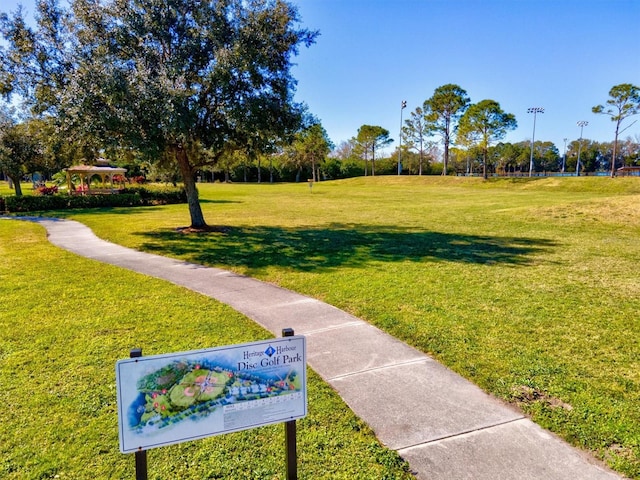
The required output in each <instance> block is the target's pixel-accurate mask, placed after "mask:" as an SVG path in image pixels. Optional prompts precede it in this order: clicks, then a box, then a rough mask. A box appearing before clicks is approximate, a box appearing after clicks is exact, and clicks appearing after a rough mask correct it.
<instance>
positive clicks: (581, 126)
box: [576, 120, 589, 177]
mask: <svg viewBox="0 0 640 480" xmlns="http://www.w3.org/2000/svg"><path fill="white" fill-rule="evenodd" d="M576 125H578V126H579V127H580V140H579V141H578V163H576V177H579V176H580V153H581V152H582V129H583V128H584V127H586V126H587V125H589V122H587V121H586V120H580V121H579V122H578V123H576Z"/></svg>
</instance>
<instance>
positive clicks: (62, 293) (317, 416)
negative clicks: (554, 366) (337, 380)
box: [0, 220, 412, 480]
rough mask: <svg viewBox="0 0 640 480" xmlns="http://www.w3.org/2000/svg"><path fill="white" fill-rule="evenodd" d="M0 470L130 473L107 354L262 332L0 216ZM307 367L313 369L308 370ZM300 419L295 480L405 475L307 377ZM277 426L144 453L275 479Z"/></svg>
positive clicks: (159, 461)
mask: <svg viewBox="0 0 640 480" xmlns="http://www.w3.org/2000/svg"><path fill="white" fill-rule="evenodd" d="M0 256H1V257H2V262H0V279H1V280H0V298H2V308H1V309H0V365H1V368H0V478H2V479H10V480H14V479H15V480H18V479H20V480H25V479H28V480H30V479H49V478H60V479H92V480H93V479H96V478H98V479H123V478H135V471H134V470H135V469H134V458H133V455H123V454H121V453H120V452H119V448H118V420H117V410H116V391H115V388H116V387H115V363H116V361H117V360H118V359H121V358H127V357H128V356H129V350H130V349H131V348H134V347H142V348H143V353H145V354H148V355H151V354H159V353H167V352H173V351H185V350H192V349H200V348H208V347H213V346H221V345H229V344H235V343H242V342H247V341H254V340H259V339H265V338H269V337H270V334H269V333H268V332H266V331H264V330H262V329H261V328H260V327H258V326H256V325H255V324H254V323H253V322H251V321H249V320H248V319H246V318H245V317H243V316H242V315H240V314H238V313H237V312H235V311H233V310H232V309H230V308H228V307H226V306H224V305H221V304H219V303H217V302H214V301H213V300H211V299H209V298H207V297H204V296H202V295H199V294H196V293H193V292H190V291H188V290H185V289H182V288H179V287H176V286H173V285H171V284H168V283H167V282H163V281H160V280H155V279H152V278H149V277H145V276H143V275H139V274H135V273H133V272H129V271H125V270H122V269H119V268H116V267H112V266H109V265H104V264H101V263H98V262H95V261H92V260H88V259H84V258H80V257H77V256H75V255H73V254H70V253H68V252H65V251H63V250H60V249H58V248H56V247H54V246H52V245H51V244H49V243H48V242H47V240H46V233H45V231H44V229H43V228H42V227H40V226H38V225H36V224H32V223H29V222H18V221H12V220H0ZM311 373H312V372H311ZM308 397H309V415H308V416H307V417H306V418H304V419H302V420H300V421H299V422H298V452H299V477H300V478H301V479H308V480H311V479H317V478H322V479H327V480H332V479H353V478H358V479H360V478H361V479H370V480H378V479H380V478H387V479H397V480H401V479H402V480H408V479H409V478H412V477H411V476H410V474H409V473H407V472H408V466H407V465H406V464H405V463H404V462H402V460H401V459H400V458H399V457H398V456H397V454H396V453H395V452H391V451H389V450H387V449H385V448H383V447H382V446H381V445H380V444H379V442H378V441H377V440H376V438H375V436H374V435H373V433H372V432H371V431H370V429H369V428H368V427H367V426H366V425H364V424H363V423H362V422H361V421H360V420H359V419H357V418H356V417H355V416H354V415H353V413H352V412H351V411H350V410H349V409H348V408H347V406H346V405H345V404H344V403H343V402H342V400H341V399H340V398H339V397H338V396H337V395H336V394H335V392H334V391H333V390H331V389H330V388H329V387H328V386H327V385H325V384H324V383H323V382H322V381H321V380H320V379H319V378H318V377H317V376H316V375H314V374H311V375H310V379H309V383H308ZM283 428H284V427H283V426H282V425H275V426H272V427H263V428H258V429H253V430H248V431H245V432H240V433H234V434H229V435H223V436H217V437H212V438H208V439H205V440H200V441H196V442H187V443H184V444H181V445H174V446H170V447H164V448H159V449H153V450H150V451H149V453H148V463H149V478H150V479H156V480H160V479H173V478H175V479H203V478H208V479H223V478H224V479H235V480H241V479H252V480H253V479H263V480H272V479H284V478H285V458H284V434H283Z"/></svg>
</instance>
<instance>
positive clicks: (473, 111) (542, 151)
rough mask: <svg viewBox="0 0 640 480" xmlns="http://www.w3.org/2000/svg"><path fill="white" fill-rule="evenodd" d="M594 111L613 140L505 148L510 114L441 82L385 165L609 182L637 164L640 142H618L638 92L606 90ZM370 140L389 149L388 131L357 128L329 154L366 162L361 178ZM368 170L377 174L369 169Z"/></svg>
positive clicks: (636, 108) (639, 100) (624, 87)
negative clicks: (595, 177) (600, 175)
mask: <svg viewBox="0 0 640 480" xmlns="http://www.w3.org/2000/svg"><path fill="white" fill-rule="evenodd" d="M405 106H406V102H402V106H401V108H405ZM592 111H593V113H596V114H605V115H608V116H610V117H611V120H612V121H613V122H614V123H615V129H614V130H615V139H614V141H613V142H600V143H599V142H594V141H591V140H588V139H583V138H580V139H579V140H573V141H571V142H569V143H568V144H567V143H566V141H565V145H564V148H563V152H562V153H561V152H559V151H558V149H557V147H556V146H555V145H554V144H553V143H552V142H545V141H535V142H533V145H532V144H531V142H527V141H523V142H518V143H514V144H512V143H505V142H502V140H503V139H504V137H505V136H506V134H507V133H508V132H509V131H511V130H514V129H515V128H516V126H517V122H516V118H515V116H514V115H513V114H510V113H506V112H504V111H503V110H502V108H501V107H500V104H499V103H498V102H496V101H495V100H491V99H485V100H482V101H480V102H478V103H476V104H472V103H471V100H470V98H469V96H468V94H467V92H466V91H465V90H464V89H463V88H461V87H460V86H458V85H455V84H447V85H443V86H440V87H438V88H436V89H435V91H434V93H433V95H432V96H431V97H430V98H428V99H427V100H425V101H424V103H423V105H422V106H419V107H416V108H415V110H413V111H412V112H410V114H409V118H407V119H406V120H405V121H404V122H403V123H402V130H401V138H400V144H399V145H398V146H397V147H396V150H395V152H394V153H392V155H391V159H394V158H395V161H396V163H397V173H398V174H400V173H401V172H404V173H408V174H417V175H422V174H423V173H424V174H435V173H441V174H442V175H447V174H451V173H455V174H466V175H470V174H481V175H482V176H484V177H485V178H487V176H488V175H489V174H499V175H515V174H520V175H525V174H528V175H531V174H540V173H552V172H557V173H566V172H575V174H578V175H579V174H580V173H581V172H582V173H590V172H596V171H608V172H609V173H610V174H611V176H615V174H616V168H618V167H621V166H635V165H640V137H639V136H636V138H635V140H634V139H633V138H631V137H627V138H626V139H624V140H620V139H619V135H620V134H621V133H622V132H624V131H625V130H626V129H628V128H629V127H630V126H631V125H633V123H635V122H633V123H631V124H628V125H626V126H625V127H624V128H622V122H623V121H624V120H625V119H626V118H628V117H630V116H632V115H635V114H637V113H640V89H639V88H638V87H636V86H634V85H632V84H621V85H616V86H614V87H613V88H612V89H611V90H610V91H609V99H608V100H607V102H606V106H604V105H598V106H595V107H593V109H592ZM376 129H377V130H376ZM371 131H375V132H376V135H377V137H376V136H373V140H372V139H371V138H368V136H367V135H366V134H364V135H363V132H365V133H366V132H371ZM369 137H371V135H369ZM376 140H379V145H387V144H388V143H390V140H389V132H388V131H387V130H385V129H382V127H372V126H368V125H363V126H362V127H361V128H360V129H359V130H358V135H357V136H355V137H353V138H351V139H350V140H349V141H346V142H343V143H341V144H340V145H339V146H338V148H337V149H336V150H335V151H334V154H333V155H334V157H336V158H339V159H340V160H342V161H343V162H345V164H347V165H351V164H352V163H353V162H354V161H357V160H358V159H360V160H361V161H362V162H363V163H364V168H363V169H362V168H360V170H361V171H362V170H363V171H364V174H365V175H366V174H367V168H366V165H367V160H368V158H367V156H369V158H371V159H374V158H375V157H374V156H373V155H372V153H373V151H374V149H373V146H374V145H378V144H377V143H376ZM532 149H533V151H532ZM386 160H387V162H386V165H385V166H386V168H385V172H386V173H393V171H392V168H389V165H388V164H389V163H390V162H389V161H388V160H389V159H386ZM391 163H392V162H391ZM348 170H353V168H350V169H346V171H348ZM371 172H372V174H375V170H374V167H373V165H372V168H371ZM345 173H346V172H345Z"/></svg>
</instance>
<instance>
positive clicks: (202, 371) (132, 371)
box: [116, 336, 307, 453]
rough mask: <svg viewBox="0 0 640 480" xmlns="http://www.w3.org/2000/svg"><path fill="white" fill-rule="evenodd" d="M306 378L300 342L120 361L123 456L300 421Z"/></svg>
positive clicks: (285, 339)
mask: <svg viewBox="0 0 640 480" xmlns="http://www.w3.org/2000/svg"><path fill="white" fill-rule="evenodd" d="M306 379H307V377H306V342H305V337H303V336H288V337H283V338H277V339H272V340H266V341H259V342H253V343H245V344H240V345H231V346H225V347H218V348H211V349H204V350H194V351H190V352H180V353H171V354H164V355H155V356H148V357H143V356H139V357H137V358H129V359H126V360H119V361H118V362H117V363H116V388H117V398H118V427H119V437H120V451H121V452H122V453H132V452H140V451H144V450H147V449H150V448H155V447H162V446H166V445H172V444H176V443H181V442H186V441H189V440H197V439H201V438H205V437H209V436H212V435H220V434H224V433H230V432H236V431H240V430H247V429H250V428H255V427H260V426H263V425H270V424H274V423H281V422H290V421H294V420H297V419H299V418H303V417H304V416H306V414H307V387H306V383H307V380H306Z"/></svg>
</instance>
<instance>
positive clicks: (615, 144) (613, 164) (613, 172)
mask: <svg viewBox="0 0 640 480" xmlns="http://www.w3.org/2000/svg"><path fill="white" fill-rule="evenodd" d="M619 128H620V121H618V123H617V124H616V138H615V139H614V140H613V156H612V157H611V178H615V176H616V155H617V153H618V152H617V150H618V129H619Z"/></svg>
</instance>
